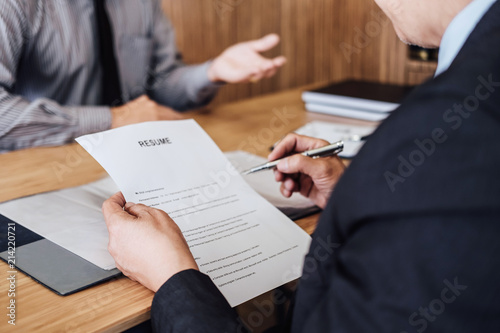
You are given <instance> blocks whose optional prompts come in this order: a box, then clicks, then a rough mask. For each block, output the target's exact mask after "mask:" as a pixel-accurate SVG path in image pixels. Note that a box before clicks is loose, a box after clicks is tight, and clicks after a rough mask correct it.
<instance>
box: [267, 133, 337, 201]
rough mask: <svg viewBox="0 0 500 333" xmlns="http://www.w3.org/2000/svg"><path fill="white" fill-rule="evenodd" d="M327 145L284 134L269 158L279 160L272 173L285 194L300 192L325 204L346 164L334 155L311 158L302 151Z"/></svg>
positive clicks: (318, 141)
mask: <svg viewBox="0 0 500 333" xmlns="http://www.w3.org/2000/svg"><path fill="white" fill-rule="evenodd" d="M328 145H330V143H329V142H327V141H324V140H320V139H315V138H311V137H307V136H302V135H298V134H294V133H293V134H289V135H287V136H286V137H285V138H284V139H283V140H282V141H281V142H280V143H279V144H278V145H277V146H276V147H275V148H274V150H273V151H272V152H271V154H269V156H268V159H269V160H270V161H275V160H278V159H281V160H280V161H279V162H278V163H277V165H276V170H275V171H274V174H275V179H276V181H278V182H281V188H280V190H281V193H282V194H283V195H284V196H285V197H287V198H289V197H290V196H291V195H292V194H293V193H294V192H299V193H300V194H302V195H303V196H305V197H308V198H309V199H311V201H313V202H314V203H315V204H316V205H318V206H319V207H321V208H324V207H325V206H326V203H327V202H328V199H329V198H330V194H331V193H332V191H333V188H334V187H335V185H336V184H337V181H338V179H339V178H340V176H341V175H342V174H343V172H344V169H345V166H344V164H343V163H342V161H341V160H340V159H339V158H338V157H337V156H336V155H334V156H329V157H323V158H311V157H307V156H304V155H302V154H301V153H303V152H305V151H309V150H313V149H317V148H322V147H325V146H328ZM287 156H288V157H287Z"/></svg>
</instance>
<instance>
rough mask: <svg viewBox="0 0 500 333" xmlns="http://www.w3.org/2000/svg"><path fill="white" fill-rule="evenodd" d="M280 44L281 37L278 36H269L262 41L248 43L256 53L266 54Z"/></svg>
mask: <svg viewBox="0 0 500 333" xmlns="http://www.w3.org/2000/svg"><path fill="white" fill-rule="evenodd" d="M279 42H280V37H279V36H278V35H277V34H269V35H267V36H264V37H262V38H260V39H257V40H254V41H250V42H248V43H249V45H250V47H251V48H252V49H253V50H254V51H256V52H265V51H268V50H270V49H272V48H273V47H275V46H276V45H278V43H279Z"/></svg>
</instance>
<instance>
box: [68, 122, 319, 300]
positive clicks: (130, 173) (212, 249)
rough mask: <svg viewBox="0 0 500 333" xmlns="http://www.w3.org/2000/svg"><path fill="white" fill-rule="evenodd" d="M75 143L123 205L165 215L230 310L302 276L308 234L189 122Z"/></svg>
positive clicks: (88, 137) (138, 126) (123, 130)
mask: <svg viewBox="0 0 500 333" xmlns="http://www.w3.org/2000/svg"><path fill="white" fill-rule="evenodd" d="M77 141H78V143H80V144H81V145H82V146H83V147H84V148H85V149H86V150H87V151H88V152H89V153H90V154H91V155H92V156H93V157H94V158H95V159H96V160H97V161H98V162H99V163H100V164H101V165H102V166H103V167H104V168H105V169H106V171H107V172H108V173H109V175H110V176H111V178H113V180H114V181H115V183H116V185H117V186H118V187H119V188H120V189H121V191H122V192H123V195H124V196H125V198H126V200H127V201H129V202H134V203H142V204H145V205H148V206H151V207H154V208H158V209H161V210H163V211H165V212H167V213H168V214H169V215H170V217H171V218H172V219H173V220H174V221H175V222H176V223H177V224H178V225H179V227H180V229H181V230H182V233H183V234H184V237H185V238H186V241H187V242H188V245H189V247H190V250H191V252H192V254H193V256H194V258H195V260H196V262H197V264H198V267H199V268H200V270H201V271H202V272H203V273H205V274H207V275H208V276H209V277H210V278H211V279H212V281H213V282H214V284H215V285H216V286H217V287H218V288H219V290H220V291H221V292H222V294H223V295H224V296H225V297H226V299H227V300H228V302H229V304H231V306H236V305H239V304H241V303H243V302H245V301H247V300H249V299H251V298H254V297H256V296H258V295H260V294H262V293H264V292H266V291H269V290H271V289H274V288H276V287H278V286H280V285H283V284H285V283H287V282H289V281H292V280H294V279H296V278H299V277H300V275H301V272H302V265H303V260H304V256H305V254H306V252H307V250H308V248H309V244H310V237H309V235H307V233H305V232H304V231H303V230H302V229H301V228H300V227H298V226H297V225H296V224H295V223H293V222H292V221H291V220H290V219H289V218H288V217H286V216H285V215H284V214H283V213H281V212H280V211H279V210H278V209H276V208H275V207H274V206H273V205H271V204H270V203H269V202H268V201H266V200H265V199H264V198H262V197H261V196H260V195H259V194H257V193H256V192H255V191H254V190H253V189H252V188H251V187H250V186H249V185H248V184H247V183H246V182H245V181H244V179H243V178H242V177H241V175H240V174H239V173H238V172H237V171H236V170H235V168H234V167H233V166H232V164H231V163H230V162H229V161H228V159H227V158H226V157H225V156H224V154H223V153H222V152H221V151H220V149H219V148H218V147H217V145H216V144H215V143H214V142H213V141H212V139H211V138H210V137H209V136H208V135H207V134H206V133H205V131H203V129H202V128H201V127H200V126H199V125H198V124H197V123H196V122H195V121H194V120H178V121H161V122H149V123H142V124H136V125H130V126H125V127H122V128H117V129H113V130H109V131H105V132H101V133H96V134H91V135H86V136H83V137H80V138H78V139H77ZM162 264H163V263H162ZM164 264H166V265H168V263H164Z"/></svg>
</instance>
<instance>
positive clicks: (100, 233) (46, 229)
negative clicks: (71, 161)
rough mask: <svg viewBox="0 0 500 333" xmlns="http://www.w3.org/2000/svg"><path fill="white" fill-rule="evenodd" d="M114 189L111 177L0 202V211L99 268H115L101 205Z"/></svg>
mask: <svg viewBox="0 0 500 333" xmlns="http://www.w3.org/2000/svg"><path fill="white" fill-rule="evenodd" d="M116 192H118V188H117V186H116V185H115V183H114V182H113V180H112V179H111V178H104V179H102V180H99V181H97V182H93V183H90V184H87V185H83V186H78V187H74V188H69V189H64V190H60V191H54V192H48V193H43V194H38V195H34V196H31V197H26V198H21V199H17V200H12V201H8V202H5V203H2V204H0V214H2V215H4V216H6V217H8V218H9V219H11V220H12V221H15V222H16V223H19V224H21V225H22V226H24V227H26V228H28V229H30V230H31V231H34V232H36V233H37V234H39V235H41V236H43V237H45V238H47V239H48V240H50V241H51V242H53V243H55V244H57V245H59V246H61V247H63V248H65V249H67V250H69V251H71V252H73V253H74V254H76V255H78V256H80V257H82V258H83V259H85V260H87V261H90V262H91V263H93V264H94V265H97V266H99V267H100V268H102V269H107V270H109V269H113V268H115V267H116V266H115V261H114V260H113V258H112V257H111V255H110V254H109V252H108V239H109V237H108V229H107V228H106V224H105V223H104V218H103V216H102V212H101V206H102V203H103V202H104V200H106V199H107V198H109V197H110V196H111V195H112V194H114V193H116Z"/></svg>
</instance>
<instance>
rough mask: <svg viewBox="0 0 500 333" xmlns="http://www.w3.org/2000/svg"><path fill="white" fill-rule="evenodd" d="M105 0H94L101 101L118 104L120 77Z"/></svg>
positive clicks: (119, 100) (106, 103)
mask: <svg viewBox="0 0 500 333" xmlns="http://www.w3.org/2000/svg"><path fill="white" fill-rule="evenodd" d="M105 2H106V0H94V9H95V14H96V18H97V28H98V30H97V31H98V33H99V59H100V62H101V67H102V72H103V81H102V89H103V91H102V102H103V104H104V105H109V106H118V105H121V88H120V79H119V77H118V69H117V65H116V57H115V51H114V47H113V45H114V43H113V32H112V31H111V24H110V23H109V18H108V14H107V13H106V8H105Z"/></svg>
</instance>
